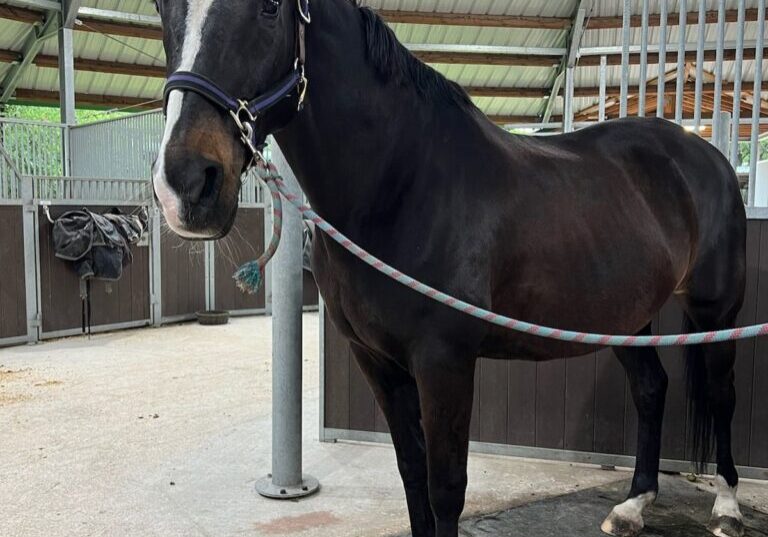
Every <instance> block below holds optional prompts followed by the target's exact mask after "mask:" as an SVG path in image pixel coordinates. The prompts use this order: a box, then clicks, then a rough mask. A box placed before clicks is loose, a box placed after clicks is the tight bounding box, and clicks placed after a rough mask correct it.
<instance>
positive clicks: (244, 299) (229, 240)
mask: <svg viewBox="0 0 768 537" xmlns="http://www.w3.org/2000/svg"><path fill="white" fill-rule="evenodd" d="M214 247H215V249H216V250H215V258H216V272H215V275H216V309H220V310H228V311H237V310H253V309H263V308H264V304H265V302H264V297H265V294H264V285H262V286H261V287H260V288H259V291H258V292H257V293H256V294H253V295H249V294H247V293H243V292H242V291H241V290H240V289H238V287H237V285H235V281H234V280H233V279H232V275H233V274H234V273H235V271H236V270H237V269H238V268H239V267H240V266H241V265H242V264H243V263H246V262H247V261H252V260H254V259H256V258H258V257H259V256H260V255H261V254H262V253H263V252H264V209H261V208H240V209H238V211H237V217H236V218H235V223H234V225H233V226H232V230H231V231H230V232H229V234H228V235H227V236H226V237H225V238H224V239H222V240H220V241H217V242H216V243H215V245H214Z"/></svg>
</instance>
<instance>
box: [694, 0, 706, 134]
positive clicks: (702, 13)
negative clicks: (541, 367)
mask: <svg viewBox="0 0 768 537" xmlns="http://www.w3.org/2000/svg"><path fill="white" fill-rule="evenodd" d="M698 22H699V26H698V28H697V30H698V31H699V38H698V41H697V43H696V97H695V104H694V108H693V123H694V126H695V129H696V132H698V133H701V103H702V99H703V95H702V91H703V88H704V85H703V84H704V80H703V79H704V37H705V36H706V33H707V2H706V0H699V21H698Z"/></svg>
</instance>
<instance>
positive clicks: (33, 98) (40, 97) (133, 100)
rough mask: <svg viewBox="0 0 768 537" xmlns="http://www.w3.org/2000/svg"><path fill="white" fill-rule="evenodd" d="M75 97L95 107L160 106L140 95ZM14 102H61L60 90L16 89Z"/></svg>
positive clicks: (81, 102)
mask: <svg viewBox="0 0 768 537" xmlns="http://www.w3.org/2000/svg"><path fill="white" fill-rule="evenodd" d="M75 99H76V101H77V104H78V105H79V106H87V107H94V108H125V107H131V108H133V109H135V110H152V109H156V108H158V107H159V105H158V103H157V102H154V103H147V99H146V98H140V97H120V96H117V95H94V94H90V93H77V94H75ZM13 102H14V103H18V104H52V105H53V104H55V105H58V104H59V92H58V91H43V90H34V89H22V88H19V89H18V90H16V95H15V97H14V98H13Z"/></svg>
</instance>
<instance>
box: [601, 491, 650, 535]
mask: <svg viewBox="0 0 768 537" xmlns="http://www.w3.org/2000/svg"><path fill="white" fill-rule="evenodd" d="M655 500H656V493H655V492H646V493H645V494H641V495H640V496H636V497H634V498H630V499H628V500H627V501H625V502H624V503H621V504H619V505H617V506H616V507H614V508H613V510H612V511H611V514H609V515H608V517H607V518H606V519H605V521H603V524H602V525H601V526H600V529H601V530H602V531H603V533H607V534H608V535H615V536H616V537H634V536H635V535H637V534H638V533H640V532H641V531H642V530H643V527H644V526H645V523H644V522H643V510H644V509H645V508H646V507H648V506H649V505H651V504H652V503H653V502H654V501H655Z"/></svg>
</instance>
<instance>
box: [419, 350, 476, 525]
mask: <svg viewBox="0 0 768 537" xmlns="http://www.w3.org/2000/svg"><path fill="white" fill-rule="evenodd" d="M413 367H414V374H415V376H416V382H417V384H418V386H419V395H420V400H421V416H422V425H423V427H424V434H425V437H426V446H427V465H428V468H429V500H430V503H431V505H432V511H433V513H434V515H435V527H436V536H437V537H457V535H458V532H459V517H460V516H461V512H462V510H463V509H464V495H465V493H466V489H467V451H468V449H469V422H470V418H471V415H472V393H473V390H474V374H475V359H474V358H473V357H469V358H466V357H464V356H459V355H458V353H456V352H454V351H452V350H450V349H446V348H441V347H439V346H434V347H431V348H429V349H425V352H424V353H423V355H420V356H416V357H414V364H413Z"/></svg>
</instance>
